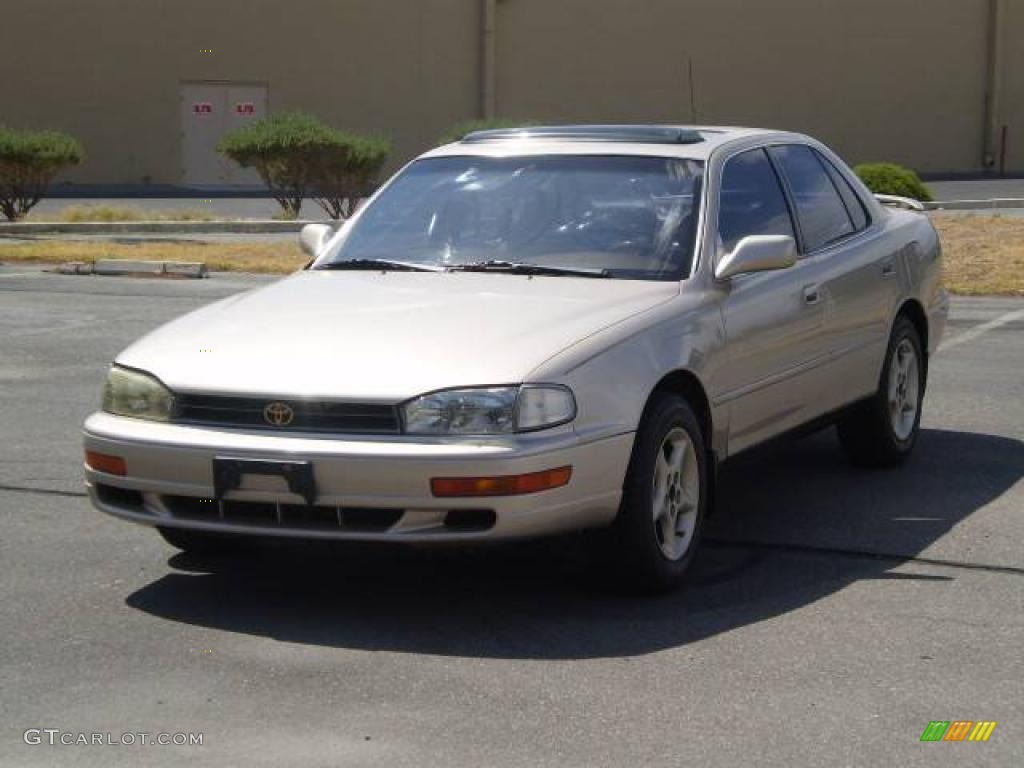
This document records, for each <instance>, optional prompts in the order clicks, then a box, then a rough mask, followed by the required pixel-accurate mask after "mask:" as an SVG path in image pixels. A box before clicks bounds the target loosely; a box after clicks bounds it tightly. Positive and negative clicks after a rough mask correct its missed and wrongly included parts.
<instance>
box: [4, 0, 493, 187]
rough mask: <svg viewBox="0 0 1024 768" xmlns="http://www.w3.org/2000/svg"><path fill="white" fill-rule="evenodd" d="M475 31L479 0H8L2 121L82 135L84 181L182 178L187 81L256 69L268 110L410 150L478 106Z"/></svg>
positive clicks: (80, 174)
mask: <svg viewBox="0 0 1024 768" xmlns="http://www.w3.org/2000/svg"><path fill="white" fill-rule="evenodd" d="M478 30H479V8H478V4H477V3H476V2H475V0H284V1H282V0H88V2H84V1H83V0H29V1H28V2H19V3H4V9H3V12H2V14H0V65H2V67H3V71H5V72H6V73H7V74H6V76H5V77H3V78H0V123H7V124H10V125H15V126H19V127H20V126H32V127H52V128H59V129H64V130H67V131H69V132H71V133H73V134H74V135H76V136H77V137H79V138H80V139H81V140H82V142H84V144H85V146H86V150H87V152H88V154H89V160H88V162H87V163H86V164H84V165H83V166H81V167H80V168H79V169H77V170H75V171H74V172H72V174H71V178H72V179H73V180H75V181H80V182H89V183H130V184H139V183H143V182H144V181H145V180H146V179H147V178H148V179H150V180H151V181H153V182H158V183H178V182H179V180H180V179H181V174H182V168H181V146H180V145H181V136H180V131H181V127H180V118H179V85H180V82H181V81H203V80H229V81H254V82H265V83H267V84H268V86H269V87H268V93H269V106H270V109H271V111H274V110H281V109H292V108H301V109H304V110H306V111H309V112H313V113H315V114H316V115H318V116H319V117H321V118H323V119H324V120H326V121H328V122H330V123H332V124H334V125H337V126H338V127H342V128H346V129H349V130H353V131H360V132H378V133H383V134H386V135H387V136H388V137H389V138H391V140H392V141H393V143H394V148H395V157H396V159H400V158H407V157H409V156H411V155H414V154H416V153H418V152H419V151H422V149H423V148H424V146H425V145H427V144H429V143H430V142H432V141H436V139H437V138H438V137H439V136H440V135H441V134H442V133H443V132H444V131H445V130H446V129H447V128H448V127H449V126H450V125H451V124H452V123H453V122H456V121H458V120H461V119H464V118H465V117H466V116H472V115H474V114H475V113H476V110H477V108H478V97H477V91H478V71H477V65H478V62H479V49H478V44H477V40H478ZM205 49H211V50H212V53H203V52H202V51H203V50H205ZM14 73H17V75H18V76H17V77H14V76H12V74H14Z"/></svg>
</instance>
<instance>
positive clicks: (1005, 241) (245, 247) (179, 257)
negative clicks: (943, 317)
mask: <svg viewBox="0 0 1024 768" xmlns="http://www.w3.org/2000/svg"><path fill="white" fill-rule="evenodd" d="M932 221H934V222H935V226H936V228H937V229H938V230H939V234H940V236H941V237H942V245H943V251H944V254H945V267H946V287H947V288H948V289H949V290H950V291H952V292H953V293H959V294H964V295H984V294H1001V295H1004V296H1024V217H1022V218H1011V217H1001V216H974V215H953V214H935V215H933V216H932ZM96 259H147V260H154V261H204V262H206V264H207V266H208V267H209V268H210V269H211V270H214V271H230V272H263V273H287V272H293V271H295V270H296V269H298V268H299V267H301V266H302V265H303V264H304V263H305V262H306V260H307V258H306V256H305V255H304V254H303V253H302V251H301V250H299V246H298V244H297V243H294V244H293V243H268V242H261V241H258V240H253V241H242V242H231V243H221V242H205V243H204V242H187V243H185V242H166V241H141V242H138V243H116V242H113V243H112V242H97V241H74V240H39V241H35V242H31V243H5V242H4V241H3V240H0V261H34V262H62V261H87V262H89V261H95V260H96Z"/></svg>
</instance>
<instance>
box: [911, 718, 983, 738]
mask: <svg viewBox="0 0 1024 768" xmlns="http://www.w3.org/2000/svg"><path fill="white" fill-rule="evenodd" d="M995 727H996V722H995V720H978V721H977V722H975V721H974V720H953V721H952V722H950V721H949V720H932V721H931V722H930V723H928V727H927V728H925V729H924V733H922V734H921V741H988V737H989V736H991V735H992V731H994V730H995Z"/></svg>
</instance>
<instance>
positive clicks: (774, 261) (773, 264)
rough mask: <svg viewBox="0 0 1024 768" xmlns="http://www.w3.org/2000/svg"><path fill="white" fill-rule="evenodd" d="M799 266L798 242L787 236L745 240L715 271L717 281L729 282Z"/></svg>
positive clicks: (740, 242)
mask: <svg viewBox="0 0 1024 768" xmlns="http://www.w3.org/2000/svg"><path fill="white" fill-rule="evenodd" d="M794 264H796V241H795V240H794V239H793V238H792V237H788V236H786V235H750V236H748V237H744V238H743V239H742V240H740V241H739V242H738V243H736V247H735V248H733V249H732V251H731V252H729V253H727V254H726V255H725V256H724V257H723V258H722V260H721V261H719V262H718V266H717V267H715V277H716V278H717V279H719V280H727V279H729V278H730V277H733V276H735V275H742V274H746V273H747V272H768V271H770V270H773V269H786V268H787V267H791V266H793V265H794Z"/></svg>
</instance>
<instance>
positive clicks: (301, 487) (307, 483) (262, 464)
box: [213, 456, 317, 506]
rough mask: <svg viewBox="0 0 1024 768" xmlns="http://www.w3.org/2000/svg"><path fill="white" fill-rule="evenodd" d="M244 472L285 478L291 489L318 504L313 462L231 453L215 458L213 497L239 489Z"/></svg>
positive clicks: (308, 501) (311, 503)
mask: <svg viewBox="0 0 1024 768" xmlns="http://www.w3.org/2000/svg"><path fill="white" fill-rule="evenodd" d="M244 475H272V476H276V477H283V478H284V481H285V482H286V483H287V484H288V490H289V491H291V492H292V493H294V494H295V495H297V496H301V497H302V498H303V499H305V501H306V504H308V505H309V506H313V504H314V503H316V497H317V488H316V478H315V477H314V476H313V463H312V462H311V461H271V460H269V459H239V458H234V457H230V456H217V457H214V459H213V497H214V499H216V500H217V501H220V500H222V499H223V498H224V496H225V494H227V493H228V492H230V491H234V490H237V489H238V488H239V486H240V485H241V484H242V477H243V476H244Z"/></svg>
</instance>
